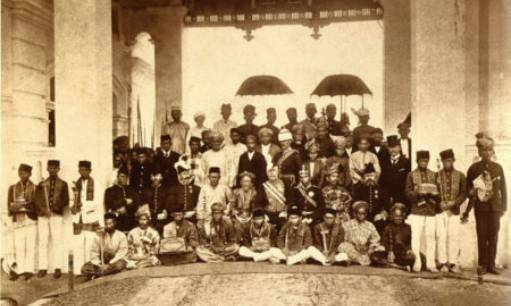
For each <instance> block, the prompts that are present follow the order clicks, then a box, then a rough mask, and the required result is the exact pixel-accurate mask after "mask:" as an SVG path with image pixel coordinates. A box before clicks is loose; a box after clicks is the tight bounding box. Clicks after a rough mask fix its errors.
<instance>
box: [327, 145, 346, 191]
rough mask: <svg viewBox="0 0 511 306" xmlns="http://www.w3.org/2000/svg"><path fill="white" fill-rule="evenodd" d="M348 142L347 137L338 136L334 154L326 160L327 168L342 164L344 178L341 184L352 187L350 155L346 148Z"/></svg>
mask: <svg viewBox="0 0 511 306" xmlns="http://www.w3.org/2000/svg"><path fill="white" fill-rule="evenodd" d="M346 143H347V141H346V137H344V136H336V139H335V140H334V144H335V151H334V155H333V156H330V157H329V158H328V159H327V160H326V168H327V169H330V168H331V167H332V166H334V165H335V164H338V165H341V166H342V173H340V174H341V176H342V180H341V181H340V184H341V185H342V186H344V187H345V188H349V189H351V175H350V156H349V154H348V152H347V150H346ZM339 169H341V168H339Z"/></svg>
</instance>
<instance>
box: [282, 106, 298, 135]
mask: <svg viewBox="0 0 511 306" xmlns="http://www.w3.org/2000/svg"><path fill="white" fill-rule="evenodd" d="M286 115H287V120H288V121H289V122H288V123H286V124H285V125H284V126H283V127H282V128H283V129H288V130H289V131H290V132H292V131H293V128H294V127H295V126H296V125H298V124H299V123H298V113H297V111H296V108H294V107H290V108H288V109H287V110H286Z"/></svg>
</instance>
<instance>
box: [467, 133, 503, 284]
mask: <svg viewBox="0 0 511 306" xmlns="http://www.w3.org/2000/svg"><path fill="white" fill-rule="evenodd" d="M493 144H494V143H493V140H492V139H481V140H480V144H479V147H478V150H479V155H480V157H481V161H478V162H476V163H474V164H472V166H470V168H469V169H468V173H467V190H468V194H469V205H468V207H467V211H466V212H465V213H464V219H466V218H467V217H468V213H469V212H470V210H471V208H472V206H475V208H474V209H475V220H476V231H477V250H478V254H479V256H478V265H479V267H478V272H479V273H480V274H484V273H485V272H488V273H492V274H498V273H499V272H498V271H497V269H496V267H495V256H496V253H497V243H498V235H499V228H500V218H501V217H502V215H504V213H505V212H506V210H507V190H506V179H505V177H504V170H503V169H502V166H501V165H499V164H498V163H496V162H493V161H492V157H493V153H494V152H493Z"/></svg>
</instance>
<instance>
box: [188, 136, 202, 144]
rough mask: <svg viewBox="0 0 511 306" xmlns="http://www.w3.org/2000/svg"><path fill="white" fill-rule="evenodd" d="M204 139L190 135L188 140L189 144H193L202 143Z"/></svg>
mask: <svg viewBox="0 0 511 306" xmlns="http://www.w3.org/2000/svg"><path fill="white" fill-rule="evenodd" d="M201 141H202V139H200V138H199V137H196V136H192V137H190V140H188V144H192V143H199V144H200V143H201Z"/></svg>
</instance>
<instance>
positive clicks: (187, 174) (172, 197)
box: [165, 160, 201, 223]
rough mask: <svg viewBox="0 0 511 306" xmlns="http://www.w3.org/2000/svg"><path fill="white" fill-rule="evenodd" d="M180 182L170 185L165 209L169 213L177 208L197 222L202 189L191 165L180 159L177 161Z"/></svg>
mask: <svg viewBox="0 0 511 306" xmlns="http://www.w3.org/2000/svg"><path fill="white" fill-rule="evenodd" d="M176 171H177V173H178V174H177V180H178V184H177V185H175V186H172V187H170V189H169V191H168V196H167V199H166V204H165V208H166V209H165V210H166V212H167V213H168V214H172V212H174V211H176V210H177V209H179V210H182V211H183V212H184V215H185V218H186V219H187V220H190V221H191V222H193V223H195V222H196V220H197V219H196V216H195V214H196V212H195V209H196V208H197V203H198V202H199V194H200V191H201V189H200V188H199V187H197V186H196V185H195V184H194V183H193V180H194V176H193V174H192V171H191V169H190V165H189V164H188V163H187V162H186V161H184V160H180V161H179V162H177V163H176Z"/></svg>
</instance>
